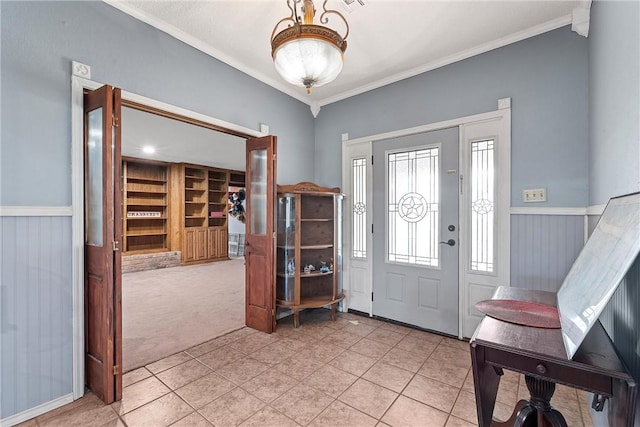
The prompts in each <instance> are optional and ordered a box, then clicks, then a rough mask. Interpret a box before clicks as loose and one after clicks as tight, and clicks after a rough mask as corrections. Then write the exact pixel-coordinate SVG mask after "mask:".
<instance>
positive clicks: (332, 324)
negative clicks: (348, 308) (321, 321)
mask: <svg viewBox="0 0 640 427" xmlns="http://www.w3.org/2000/svg"><path fill="white" fill-rule="evenodd" d="M348 324H349V320H348V319H344V318H341V317H340V316H339V315H338V313H336V320H332V321H329V322H327V327H329V328H331V329H335V330H340V329H342V328H344V327H345V326H347V325H348Z"/></svg>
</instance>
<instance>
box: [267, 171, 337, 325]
mask: <svg viewBox="0 0 640 427" xmlns="http://www.w3.org/2000/svg"><path fill="white" fill-rule="evenodd" d="M343 197H344V196H343V195H342V194H341V193H340V189H339V188H326V187H320V186H317V185H316V184H313V183H309V182H302V183H299V184H296V185H284V186H278V206H277V209H278V212H277V215H278V217H277V270H276V304H277V305H278V306H280V307H286V308H290V309H292V310H293V312H294V325H295V326H296V327H297V326H298V325H299V312H300V310H301V309H304V308H312V307H325V306H330V308H331V311H330V316H331V319H332V320H334V319H335V311H336V308H337V305H338V303H339V302H340V301H342V300H343V299H344V293H343V290H342V201H343Z"/></svg>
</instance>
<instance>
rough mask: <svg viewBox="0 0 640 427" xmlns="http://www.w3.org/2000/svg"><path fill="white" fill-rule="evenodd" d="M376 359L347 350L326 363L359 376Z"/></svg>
mask: <svg viewBox="0 0 640 427" xmlns="http://www.w3.org/2000/svg"><path fill="white" fill-rule="evenodd" d="M376 361H377V359H375V358H373V357H369V356H365V355H363V354H360V353H356V352H355V351H351V350H347V351H345V352H344V353H342V354H341V355H340V356H338V357H336V358H335V359H333V360H332V361H331V362H329V363H328V364H329V365H331V366H333V367H335V368H338V369H341V370H343V371H345V372H348V373H350V374H353V375H356V376H361V375H362V374H364V373H365V372H366V371H367V370H368V369H369V368H370V367H372V366H373V364H374V363H376Z"/></svg>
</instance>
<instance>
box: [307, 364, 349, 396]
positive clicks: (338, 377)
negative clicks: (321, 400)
mask: <svg viewBox="0 0 640 427" xmlns="http://www.w3.org/2000/svg"><path fill="white" fill-rule="evenodd" d="M357 379H358V377H356V376H355V375H351V374H349V373H347V372H344V371H341V370H340V369H338V368H334V367H333V366H329V365H324V366H323V367H322V368H320V369H318V370H317V371H316V372H315V373H313V374H311V375H310V376H309V377H307V379H306V380H304V382H305V384H307V385H309V386H311V387H313V388H315V389H317V390H320V391H322V392H324V393H326V394H328V395H329V396H331V397H338V396H339V395H340V394H342V393H343V392H344V391H345V390H346V389H348V388H349V386H350V385H351V384H353V383H354V382H355V381H356V380H357Z"/></svg>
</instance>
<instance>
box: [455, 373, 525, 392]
mask: <svg viewBox="0 0 640 427" xmlns="http://www.w3.org/2000/svg"><path fill="white" fill-rule="evenodd" d="M516 385H518V384H517V383H516ZM462 389H463V390H464V391H467V392H469V393H475V382H474V380H473V370H472V369H469V372H468V373H467V378H465V380H464V383H463V384H462Z"/></svg>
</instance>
